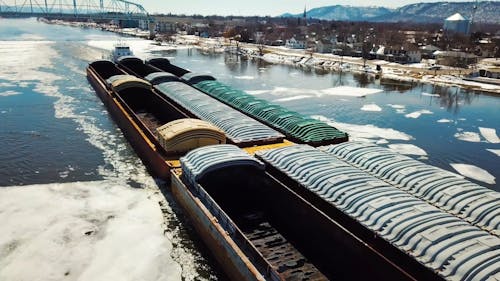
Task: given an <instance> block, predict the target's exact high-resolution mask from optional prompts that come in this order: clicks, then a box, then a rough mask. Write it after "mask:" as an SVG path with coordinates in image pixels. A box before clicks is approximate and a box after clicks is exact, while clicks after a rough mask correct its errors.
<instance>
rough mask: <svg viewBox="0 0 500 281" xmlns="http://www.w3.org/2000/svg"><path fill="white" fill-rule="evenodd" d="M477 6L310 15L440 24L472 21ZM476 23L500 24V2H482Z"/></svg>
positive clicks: (313, 13) (344, 9) (338, 8)
mask: <svg viewBox="0 0 500 281" xmlns="http://www.w3.org/2000/svg"><path fill="white" fill-rule="evenodd" d="M473 6H474V2H436V3H417V4H409V5H406V6H403V7H400V8H397V9H388V8H384V7H354V6H343V5H335V6H327V7H320V8H314V9H311V10H309V11H308V12H307V17H308V18H309V17H310V18H317V19H323V20H341V21H376V22H398V21H413V22H428V23H440V22H443V20H444V19H446V18H447V17H448V16H451V15H453V14H455V13H460V14H462V15H463V16H464V17H466V18H470V16H471V13H472V10H473ZM282 16H283V17H301V16H302V13H301V14H296V15H292V14H288V13H287V14H284V15H282ZM474 21H476V22H488V23H498V24H500V1H481V2H479V6H478V8H477V10H476V15H475V20H474Z"/></svg>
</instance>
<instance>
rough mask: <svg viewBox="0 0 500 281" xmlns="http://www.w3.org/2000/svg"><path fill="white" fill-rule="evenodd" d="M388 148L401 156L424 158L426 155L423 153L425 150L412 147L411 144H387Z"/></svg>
mask: <svg viewBox="0 0 500 281" xmlns="http://www.w3.org/2000/svg"><path fill="white" fill-rule="evenodd" d="M388 147H389V148H390V149H391V150H392V151H395V152H398V153H401V154H406V155H418V156H426V155H427V152H425V150H423V149H421V148H420V147H418V146H416V145H413V144H407V143H395V144H389V145H388Z"/></svg>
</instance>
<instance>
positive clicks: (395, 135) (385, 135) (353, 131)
mask: <svg viewBox="0 0 500 281" xmlns="http://www.w3.org/2000/svg"><path fill="white" fill-rule="evenodd" d="M311 117H312V118H315V119H317V120H321V121H323V122H326V123H328V124H331V125H332V126H334V127H336V128H337V129H339V130H342V131H345V132H347V133H349V136H350V138H351V139H352V138H364V139H377V140H378V139H389V140H404V141H408V140H411V139H412V136H410V135H408V134H405V133H403V132H400V131H397V130H394V129H391V128H380V127H376V126H374V125H357V124H349V123H341V122H336V121H333V120H331V119H329V118H327V117H325V116H321V115H313V116H311Z"/></svg>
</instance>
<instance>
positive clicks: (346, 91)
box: [322, 86, 383, 97]
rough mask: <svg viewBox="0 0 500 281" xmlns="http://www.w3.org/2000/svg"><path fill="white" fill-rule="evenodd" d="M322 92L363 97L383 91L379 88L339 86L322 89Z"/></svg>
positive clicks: (330, 94) (331, 94) (332, 94)
mask: <svg viewBox="0 0 500 281" xmlns="http://www.w3.org/2000/svg"><path fill="white" fill-rule="evenodd" d="M322 92H323V93H324V94H326V95H329V96H350V97H364V96H368V95H373V94H377V93H381V92H383V91H382V90H380V89H370V88H358V87H349V86H339V87H334V88H329V89H324V90H322Z"/></svg>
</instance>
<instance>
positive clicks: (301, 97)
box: [273, 95, 312, 102]
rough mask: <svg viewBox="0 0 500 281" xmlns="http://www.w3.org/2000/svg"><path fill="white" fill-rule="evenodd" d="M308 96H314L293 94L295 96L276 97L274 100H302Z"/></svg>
mask: <svg viewBox="0 0 500 281" xmlns="http://www.w3.org/2000/svg"><path fill="white" fill-rule="evenodd" d="M308 98H312V96H308V95H298V96H293V97H288V98H281V99H276V100H274V101H273V102H284V101H293V100H302V99H308Z"/></svg>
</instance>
